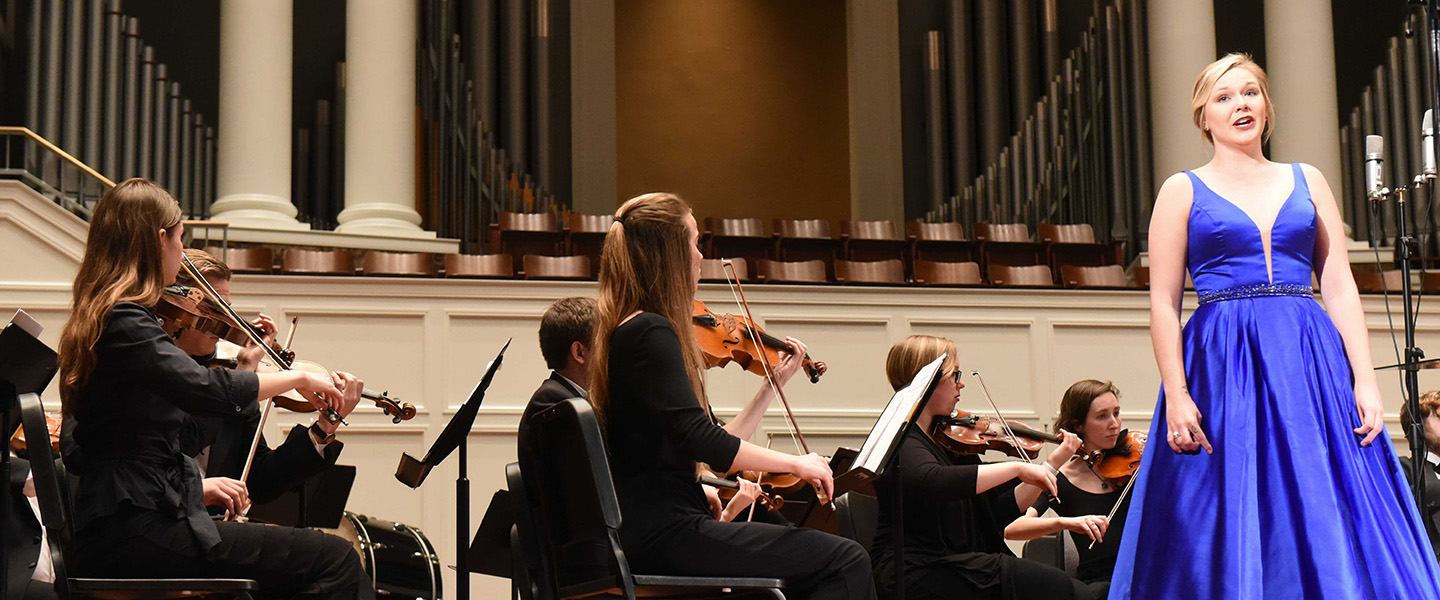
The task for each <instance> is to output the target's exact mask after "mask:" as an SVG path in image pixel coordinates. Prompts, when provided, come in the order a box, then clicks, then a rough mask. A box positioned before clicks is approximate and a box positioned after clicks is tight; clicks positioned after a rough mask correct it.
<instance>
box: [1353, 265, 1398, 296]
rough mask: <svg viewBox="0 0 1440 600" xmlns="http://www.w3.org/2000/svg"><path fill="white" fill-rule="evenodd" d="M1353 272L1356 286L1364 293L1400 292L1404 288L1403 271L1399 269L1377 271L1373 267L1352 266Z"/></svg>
mask: <svg viewBox="0 0 1440 600" xmlns="http://www.w3.org/2000/svg"><path fill="white" fill-rule="evenodd" d="M1351 272H1352V273H1353V274H1354V276H1355V288H1356V289H1357V290H1359V291H1360V292H1361V293H1364V294H1379V293H1381V292H1386V291H1389V292H1398V291H1400V290H1401V289H1403V286H1402V285H1401V284H1402V282H1401V278H1400V276H1401V272H1400V271H1397V270H1387V271H1384V272H1376V271H1374V270H1372V269H1366V268H1352V269H1351Z"/></svg>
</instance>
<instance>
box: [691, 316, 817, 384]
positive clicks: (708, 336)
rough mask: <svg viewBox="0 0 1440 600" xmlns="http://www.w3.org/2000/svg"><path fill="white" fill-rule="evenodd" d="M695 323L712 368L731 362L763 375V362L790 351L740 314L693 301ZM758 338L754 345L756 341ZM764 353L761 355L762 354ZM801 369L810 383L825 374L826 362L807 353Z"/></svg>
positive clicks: (696, 334) (703, 349) (696, 336)
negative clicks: (817, 359) (717, 312)
mask: <svg viewBox="0 0 1440 600" xmlns="http://www.w3.org/2000/svg"><path fill="white" fill-rule="evenodd" d="M690 319H691V322H692V323H693V324H694V325H695V341H696V343H698V344H700V350H701V351H703V352H704V353H705V365H706V366H707V367H709V368H711V369H714V368H723V367H724V366H725V365H728V364H730V363H732V362H734V363H736V364H738V365H740V367H741V368H743V369H745V370H746V371H749V372H751V373H754V374H756V375H759V376H761V377H764V376H765V363H766V362H767V361H768V362H769V363H770V364H772V365H773V364H777V363H779V362H780V357H781V353H782V352H787V353H788V352H789V351H790V345H789V344H786V343H785V340H782V339H778V338H776V337H775V336H772V335H770V334H768V333H765V330H764V329H761V328H760V326H758V325H756V324H755V323H754V322H753V321H751V320H750V319H748V318H746V317H744V316H740V315H731V314H725V315H717V314H715V313H713V312H711V311H710V309H709V308H708V307H706V306H705V303H704V302H701V301H699V300H696V301H695V311H694V312H693V313H692V314H691V316H690ZM757 339H758V340H759V341H760V343H759V345H757V344H756V343H755V340H757ZM762 355H763V356H762ZM800 366H801V368H803V369H805V374H806V375H807V376H809V377H810V383H819V382H820V376H821V375H824V374H825V371H826V369H827V367H826V366H825V363H823V362H819V361H816V360H812V359H811V358H810V355H809V354H808V353H807V354H806V355H805V356H804V357H802V362H801V363H800Z"/></svg>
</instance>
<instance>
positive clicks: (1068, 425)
mask: <svg viewBox="0 0 1440 600" xmlns="http://www.w3.org/2000/svg"><path fill="white" fill-rule="evenodd" d="M1055 430H1056V431H1057V432H1058V431H1061V430H1064V431H1074V432H1075V435H1077V436H1079V437H1080V454H1079V456H1089V455H1091V453H1094V452H1101V453H1103V452H1105V451H1107V450H1111V449H1113V448H1115V446H1116V444H1118V443H1120V442H1121V440H1123V439H1124V436H1123V435H1121V434H1122V433H1124V430H1123V429H1121V428H1120V389H1119V388H1117V387H1115V384H1113V383H1110V382H1109V381H1100V380H1097V379H1082V380H1080V381H1077V382H1075V383H1074V384H1071V386H1070V388H1069V389H1067V390H1065V395H1064V396H1063V397H1061V399H1060V418H1059V419H1056V420H1055ZM1055 484H1056V485H1055V487H1056V493H1055V494H1048V493H1047V494H1043V495H1041V497H1040V499H1039V500H1036V501H1035V504H1034V505H1033V506H1031V507H1030V508H1028V509H1026V511H1025V516H1023V517H1020V518H1019V519H1016V520H1015V522H1014V523H1011V524H1010V525H1009V526H1007V527H1006V528H1005V537H1006V538H1009V539H1012V540H1033V539H1035V538H1038V537H1040V536H1042V535H1047V534H1051V533H1055V532H1058V531H1069V532H1070V537H1071V539H1072V540H1073V541H1074V543H1075V548H1076V551H1077V553H1078V554H1079V564H1078V565H1077V566H1076V568H1075V577H1076V578H1077V579H1079V580H1080V581H1084V582H1086V583H1091V584H1102V585H1101V586H1097V587H1104V586H1108V583H1106V582H1109V581H1110V573H1111V572H1112V571H1114V570H1115V553H1116V551H1117V550H1118V548H1119V547H1120V534H1121V532H1123V531H1124V530H1125V514H1126V512H1127V511H1128V510H1129V508H1130V502H1129V498H1130V496H1129V495H1128V494H1125V493H1124V487H1125V481H1111V480H1108V479H1105V478H1104V477H1101V476H1100V473H1099V472H1098V471H1096V470H1095V467H1093V466H1092V465H1091V464H1090V463H1088V462H1086V461H1084V460H1080V459H1079V457H1078V456H1077V457H1076V458H1074V459H1071V460H1070V461H1069V462H1067V463H1065V466H1063V467H1060V473H1059V474H1058V475H1057V476H1056V482H1055ZM1122 496H1123V499H1122ZM1117 502H1118V503H1119V507H1118V509H1117V508H1116V503H1117ZM1112 509H1115V520H1114V521H1111V520H1110V519H1109V518H1108V517H1107V515H1109V514H1110V511H1111V510H1112ZM1051 510H1053V511H1055V514H1057V515H1059V516H1057V517H1044V516H1041V515H1044V514H1045V513H1046V512H1047V511H1051ZM1092 544H1093V546H1092Z"/></svg>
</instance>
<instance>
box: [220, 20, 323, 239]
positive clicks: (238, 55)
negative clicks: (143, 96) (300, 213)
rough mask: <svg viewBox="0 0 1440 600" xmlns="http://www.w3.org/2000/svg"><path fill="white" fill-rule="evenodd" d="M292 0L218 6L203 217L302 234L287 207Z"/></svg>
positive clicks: (303, 226)
mask: <svg viewBox="0 0 1440 600" xmlns="http://www.w3.org/2000/svg"><path fill="white" fill-rule="evenodd" d="M294 11H295V8H294V3H293V0H221V2H220V125H219V126H220V131H219V133H218V135H217V139H216V142H217V143H218V144H219V147H218V148H217V149H216V154H217V156H216V160H217V161H218V162H217V163H216V171H217V172H216V181H215V187H216V194H217V195H218V196H219V199H218V200H217V201H216V202H215V204H214V205H213V206H211V208H210V218H212V219H214V220H216V221H226V222H228V223H230V224H231V225H239V226H242V227H259V228H264V229H309V228H310V226H309V225H306V224H304V223H301V222H299V221H296V220H295V215H296V214H297V211H296V210H295V205H294V204H293V203H292V202H291V200H290V135H291V131H290V129H291V122H290V118H291V117H290V103H291V88H292V85H293V81H292V79H293V77H292V74H291V71H292V64H293V61H294V56H293V52H292V48H293V46H294V39H295V38H294V24H295V23H294V21H295V12H294Z"/></svg>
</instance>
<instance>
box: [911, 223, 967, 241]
mask: <svg viewBox="0 0 1440 600" xmlns="http://www.w3.org/2000/svg"><path fill="white" fill-rule="evenodd" d="M905 234H906V235H907V236H908V237H909V238H910V239H912V240H917V241H921V242H963V241H966V238H965V226H964V225H961V224H959V223H926V222H924V221H907V222H906V223H905Z"/></svg>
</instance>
